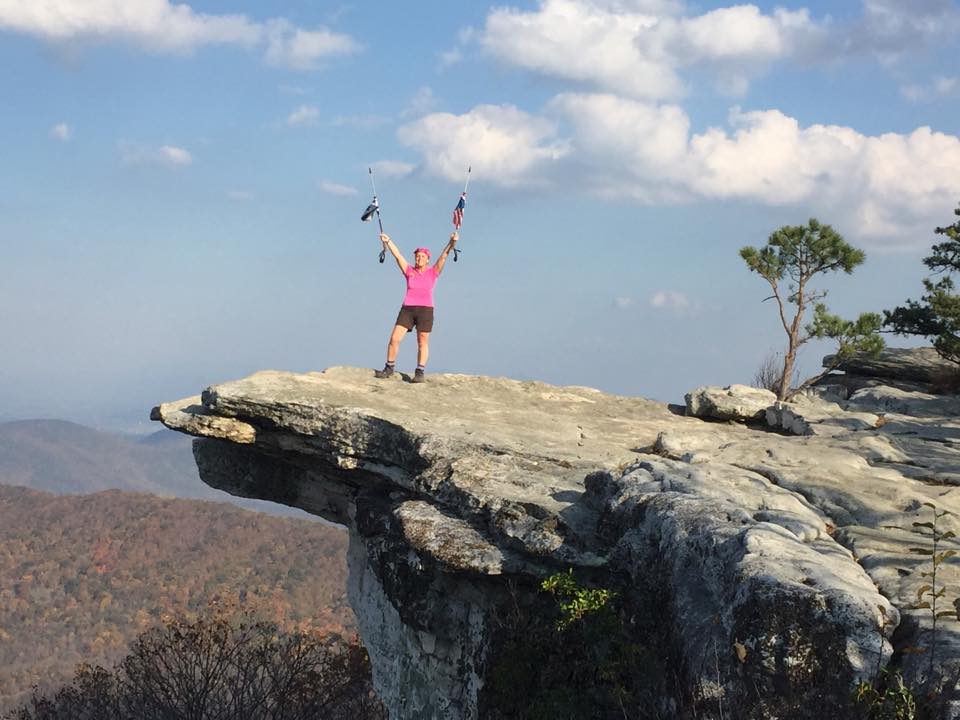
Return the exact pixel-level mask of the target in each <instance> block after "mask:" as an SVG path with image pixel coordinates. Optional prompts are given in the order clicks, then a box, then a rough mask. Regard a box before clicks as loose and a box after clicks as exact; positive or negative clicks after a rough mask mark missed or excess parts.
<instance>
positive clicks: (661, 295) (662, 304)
mask: <svg viewBox="0 0 960 720" xmlns="http://www.w3.org/2000/svg"><path fill="white" fill-rule="evenodd" d="M650 306H651V307H655V308H657V309H660V310H689V309H690V307H691V303H690V298H688V297H687V296H686V295H684V294H683V293H682V292H677V291H676V290H660V291H658V292H655V293H654V294H653V295H652V296H651V297H650Z"/></svg>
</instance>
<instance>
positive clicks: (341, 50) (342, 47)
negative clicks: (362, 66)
mask: <svg viewBox="0 0 960 720" xmlns="http://www.w3.org/2000/svg"><path fill="white" fill-rule="evenodd" d="M265 35H266V40H267V51H266V55H265V59H266V61H267V63H268V64H270V65H275V66H278V67H286V68H291V69H293V70H315V69H317V68H318V67H319V66H320V63H321V61H322V60H324V59H326V58H328V57H332V56H336V55H349V54H351V53H355V52H358V51H359V50H360V44H359V43H358V42H357V41H356V40H354V39H353V38H351V37H349V36H348V35H342V34H340V33H335V32H333V31H331V30H328V29H326V28H318V29H316V30H303V29H301V28H298V27H296V26H294V25H293V24H292V23H290V22H289V21H287V20H282V19H281V20H270V21H269V22H268V23H267V24H266V32H265Z"/></svg>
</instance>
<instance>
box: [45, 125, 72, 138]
mask: <svg viewBox="0 0 960 720" xmlns="http://www.w3.org/2000/svg"><path fill="white" fill-rule="evenodd" d="M72 136H73V129H72V128H71V127H70V126H69V125H67V123H65V122H61V123H57V124H56V125H54V126H53V127H52V128H50V137H52V138H56V139H57V140H63V141H64V142H66V141H67V140H69V139H70V138H71V137H72Z"/></svg>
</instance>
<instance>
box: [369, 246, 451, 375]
mask: <svg viewBox="0 0 960 720" xmlns="http://www.w3.org/2000/svg"><path fill="white" fill-rule="evenodd" d="M380 241H381V242H382V243H383V246H384V247H385V248H386V249H387V250H389V251H390V254H391V255H393V257H394V259H395V260H396V261H397V265H398V266H399V267H400V272H402V273H403V276H404V278H406V281H407V294H406V295H404V297H403V304H402V305H401V307H400V312H399V314H398V315H397V322H396V325H394V327H393V331H392V332H391V333H390V341H389V342H388V343H387V362H386V364H385V365H384V366H383V370H377V371H376V372H374V375H375V376H376V377H378V378H389V377H391V376H393V374H394V373H395V372H396V360H397V351H398V350H399V349H400V341H401V340H403V338H404V336H405V335H406V334H407V333H408V332H409V331H410V330H412V329H413V328H414V327H416V328H417V369H416V370H415V371H414V373H413V378H412V379H411V381H410V382H415V383H421V382H423V381H424V370H425V369H426V366H427V358H428V357H429V355H430V332H431V331H432V330H433V286H434V285H435V284H436V282H437V278H438V277H440V273H441V272H442V271H443V266H444V264H445V263H446V262H447V255H449V254H450V251H451V250H453V248H454V246H455V245H456V244H457V233H452V234H451V235H450V242H448V243H447V246H446V247H445V248H444V249H443V252H442V253H440V257H438V258H437V261H436V262H435V263H434V264H433V266H428V263H429V262H430V250H429V249H427V248H425V247H418V248H417V249H416V250H414V251H413V265H410V263H408V262H407V261H406V259H405V258H404V257H403V255H401V254H400V250H399V249H398V248H397V246H396V245H394V244H393V241H392V240H391V239H390V236H389V235H387V234H386V233H380Z"/></svg>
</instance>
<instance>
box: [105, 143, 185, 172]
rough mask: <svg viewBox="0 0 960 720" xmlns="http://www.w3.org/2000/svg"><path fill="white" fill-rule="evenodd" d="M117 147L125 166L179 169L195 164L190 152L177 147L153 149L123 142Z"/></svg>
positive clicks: (168, 146) (167, 146)
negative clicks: (155, 166)
mask: <svg viewBox="0 0 960 720" xmlns="http://www.w3.org/2000/svg"><path fill="white" fill-rule="evenodd" d="M117 146H118V149H119V151H120V159H121V161H122V162H123V163H124V164H125V165H160V166H163V167H168V168H179V167H185V166H187V165H191V164H193V156H192V155H191V154H190V153H189V151H187V150H184V149H183V148H181V147H176V146H175V145H162V146H160V147H153V146H149V145H140V144H138V143H131V142H127V141H121V142H119V143H118V144H117Z"/></svg>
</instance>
